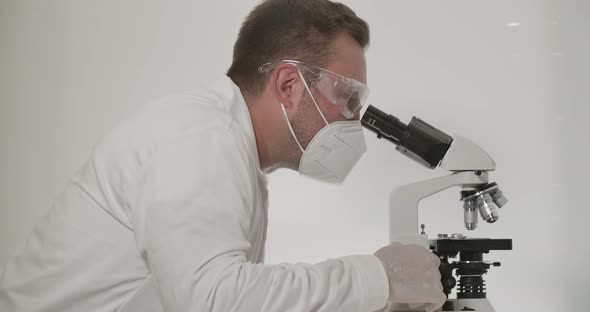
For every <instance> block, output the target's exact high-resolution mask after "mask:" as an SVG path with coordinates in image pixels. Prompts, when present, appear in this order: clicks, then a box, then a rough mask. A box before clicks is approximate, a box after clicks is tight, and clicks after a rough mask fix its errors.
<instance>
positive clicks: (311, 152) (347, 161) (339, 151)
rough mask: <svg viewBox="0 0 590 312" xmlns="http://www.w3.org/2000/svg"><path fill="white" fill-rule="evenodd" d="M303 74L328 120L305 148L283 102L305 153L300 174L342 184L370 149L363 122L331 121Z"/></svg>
mask: <svg viewBox="0 0 590 312" xmlns="http://www.w3.org/2000/svg"><path fill="white" fill-rule="evenodd" d="M299 76H300V77H301V80H302V81H303V84H304V85H305V89H306V90H307V92H308V93H309V96H311V99H312V101H313V103H314V104H315V107H316V109H317V110H318V112H319V113H320V116H322V119H323V120H324V123H326V125H325V126H324V127H323V128H322V129H320V131H318V133H317V134H316V135H315V136H314V138H313V139H312V140H311V142H309V145H307V149H305V150H304V149H303V147H302V146H301V144H300V143H299V140H297V136H295V131H293V127H292V126H291V122H290V121H289V118H288V117H287V111H286V110H285V106H284V105H283V104H282V103H281V107H282V109H283V114H284V115H285V119H287V124H288V125H289V130H290V131H291V135H292V136H293V138H294V139H295V142H297V145H299V148H300V149H301V152H303V156H301V161H300V162H299V173H300V174H302V175H305V176H308V177H311V178H314V179H317V180H321V181H325V182H331V183H342V182H343V181H344V179H345V178H346V176H348V174H349V173H350V171H351V170H352V168H353V167H354V166H355V165H356V163H357V162H358V161H359V159H361V157H362V156H363V154H364V153H365V152H366V151H367V146H366V144H365V137H364V135H363V128H362V126H361V122H360V121H358V120H347V121H337V122H334V123H331V124H329V123H328V121H327V120H326V118H325V117H324V114H322V111H321V110H320V108H319V106H318V104H317V102H316V101H315V99H314V97H313V95H312V94H311V91H310V90H309V86H308V85H307V82H306V81H305V79H304V78H303V75H302V74H301V72H299Z"/></svg>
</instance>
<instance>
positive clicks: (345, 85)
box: [258, 60, 369, 119]
mask: <svg viewBox="0 0 590 312" xmlns="http://www.w3.org/2000/svg"><path fill="white" fill-rule="evenodd" d="M279 63H286V64H291V65H294V66H296V67H297V69H298V70H299V71H300V72H301V73H302V75H303V77H304V79H306V82H307V84H308V86H309V88H313V89H315V90H317V91H319V92H320V93H321V95H322V96H324V97H325V98H326V99H327V100H328V101H330V102H332V103H333V104H334V105H336V107H338V108H339V109H340V112H341V113H342V115H344V117H346V118H348V119H351V118H353V117H354V115H356V114H357V113H358V112H360V110H361V108H362V107H363V105H364V104H365V101H366V100H367V97H369V87H368V86H367V85H366V84H364V83H362V82H360V81H357V80H354V79H352V78H348V77H344V76H341V75H338V74H336V73H334V72H331V71H329V70H327V69H325V68H321V67H317V66H311V65H304V64H303V63H301V62H299V61H294V60H282V61H279V62H276V63H266V64H263V65H261V66H260V67H258V72H260V73H261V74H267V73H270V72H271V71H272V70H274V69H275V67H276V66H277V65H278V64H279Z"/></svg>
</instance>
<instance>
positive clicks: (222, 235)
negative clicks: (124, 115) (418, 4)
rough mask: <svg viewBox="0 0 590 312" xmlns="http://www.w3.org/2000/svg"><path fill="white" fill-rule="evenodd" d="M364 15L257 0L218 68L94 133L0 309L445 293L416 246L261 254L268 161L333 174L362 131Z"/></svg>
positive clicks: (365, 306)
mask: <svg viewBox="0 0 590 312" xmlns="http://www.w3.org/2000/svg"><path fill="white" fill-rule="evenodd" d="M368 43H369V29H368V26H367V24H366V23H365V22H364V21H363V20H361V19H360V18H358V17H357V16H356V15H355V14H354V12H352V11H351V10H350V9H349V8H347V7H346V6H344V5H342V4H339V3H333V2H330V1H328V0H297V1H289V0H268V1H265V2H263V3H262V4H260V5H259V6H258V7H257V8H255V9H254V11H253V12H252V13H251V14H250V15H249V16H248V18H247V19H246V21H245V23H244V24H243V26H242V29H241V31H240V34H239V37H238V40H237V42H236V45H235V50H234V59H233V64H232V66H231V68H230V69H229V71H228V74H227V77H224V78H223V79H221V80H219V81H217V82H215V83H213V84H212V85H211V86H210V87H208V88H206V89H202V90H198V91H193V92H188V93H185V94H180V95H173V96H168V97H165V98H163V99H161V100H159V101H157V102H155V103H153V104H151V105H149V106H148V107H147V108H145V109H144V110H143V111H141V112H140V113H139V114H137V115H136V116H135V117H133V118H132V119H130V120H128V121H127V122H125V123H124V124H123V125H122V126H120V127H118V128H117V129H115V130H114V131H112V132H111V133H110V134H109V135H107V136H106V137H105V138H104V139H103V140H102V141H101V142H100V143H99V144H98V145H97V146H96V148H95V150H94V151H93V154H92V156H91V157H90V159H89V161H88V162H87V163H86V164H85V165H84V166H83V167H82V168H81V169H80V170H79V171H78V172H77V174H76V175H75V176H74V177H73V178H72V180H71V181H70V182H69V183H68V185H67V187H66V189H65V190H64V192H63V193H62V194H61V195H60V196H59V197H58V198H57V199H56V201H55V203H54V206H53V207H52V209H51V211H50V213H49V214H48V216H47V217H46V218H45V219H44V220H43V221H42V222H41V223H40V224H39V225H37V226H36V227H35V229H34V231H33V233H32V235H31V236H30V237H29V238H28V240H27V242H26V244H25V245H24V246H23V247H22V248H21V249H20V250H19V251H18V252H17V254H16V256H15V257H14V258H13V259H11V260H10V261H9V263H8V264H7V266H6V268H5V269H4V270H3V272H2V273H1V275H0V311H27V312H33V311H62V312H64V311H122V312H129V311H281V312H282V311H375V310H381V309H383V308H384V307H385V305H386V303H387V301H390V302H392V303H404V304H406V303H407V304H410V307H414V308H421V309H423V310H427V311H433V310H434V309H436V308H438V307H440V306H441V305H442V303H443V302H444V299H445V297H444V295H443V294H442V287H441V285H440V275H439V273H438V265H439V261H438V259H437V258H436V257H435V256H433V255H432V254H431V253H430V252H429V251H427V250H426V249H424V248H422V247H419V246H415V245H390V246H386V247H384V248H382V249H381V250H379V251H377V252H376V253H375V255H364V256H348V257H342V258H340V259H331V260H327V261H325V262H322V263H319V264H315V265H307V264H281V265H264V264H262V261H263V255H264V241H265V238H266V226H267V217H266V216H267V210H266V209H267V208H266V207H267V194H266V180H265V174H267V173H270V172H272V171H274V170H275V169H278V168H290V169H293V170H298V171H299V172H300V173H301V174H304V175H307V176H310V177H312V178H317V179H321V180H324V181H329V182H341V181H342V180H343V179H344V178H345V177H346V175H347V174H348V172H349V171H350V170H351V169H352V167H353V166H354V164H355V163H356V162H357V161H358V159H359V158H360V156H361V155H362V154H363V153H364V150H365V145H364V140H363V135H362V132H361V131H362V128H361V126H360V123H359V110H360V108H361V107H362V104H363V100H364V98H365V97H366V94H367V87H366V64H365V56H364V49H365V48H366V46H367V45H368Z"/></svg>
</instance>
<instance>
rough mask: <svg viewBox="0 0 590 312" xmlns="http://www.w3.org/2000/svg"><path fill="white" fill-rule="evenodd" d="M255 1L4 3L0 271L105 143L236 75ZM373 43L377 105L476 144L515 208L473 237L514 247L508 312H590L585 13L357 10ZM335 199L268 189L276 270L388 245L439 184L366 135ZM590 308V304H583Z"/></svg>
mask: <svg viewBox="0 0 590 312" xmlns="http://www.w3.org/2000/svg"><path fill="white" fill-rule="evenodd" d="M256 3H257V1H254V0H248V1H243V0H241V1H237V0H234V1H217V2H213V1H207V2H205V1H196V0H192V1H188V0H186V1H137V0H136V1H115V0H110V1H98V0H93V1H73V0H59V1H58V0H54V1H30V0H1V2H0V149H1V153H0V265H1V264H3V263H4V262H5V261H6V259H7V258H8V257H9V255H10V254H11V253H12V252H13V251H14V249H15V248H17V246H19V244H21V243H22V241H23V240H24V239H25V238H26V236H27V234H28V232H29V231H30V230H31V228H32V226H33V224H34V223H35V222H36V221H37V220H38V219H39V217H40V216H41V215H43V214H44V213H45V211H46V210H47V209H48V208H49V206H50V204H51V201H52V199H53V198H54V197H55V196H56V195H57V194H58V193H59V191H60V190H61V188H62V186H63V185H64V184H65V182H66V181H67V179H68V178H69V177H70V176H71V175H72V174H73V173H74V172H75V170H76V169H77V168H78V167H79V166H80V165H81V164H82V163H83V162H84V160H85V159H86V158H87V157H88V155H89V153H90V151H91V148H92V146H93V144H94V143H95V142H96V141H97V140H98V139H99V138H100V137H101V135H102V134H104V133H105V132H106V131H107V130H108V129H110V128H111V127H112V126H114V125H115V124H117V123H118V122H120V121H121V120H123V119H124V118H125V117H127V116H129V115H130V114H132V112H133V111H135V110H136V109H137V108H138V107H139V106H141V105H143V104H144V103H145V102H147V101H149V100H151V99H153V98H155V97H159V96H161V95H165V94H168V93H172V92H176V91H184V90H187V89H193V88H195V87H199V86H202V85H203V84H204V83H206V82H207V81H209V80H211V79H212V78H214V77H219V76H220V75H222V74H223V73H224V72H225V71H226V69H227V68H228V66H229V64H230V62H231V51H232V47H233V43H234V40H235V38H236V35H237V32H238V29H239V26H240V24H241V22H242V20H243V18H244V17H245V16H246V14H247V13H248V12H249V11H250V10H251V9H252V7H253V6H254V5H255V4H256ZM345 3H346V4H349V5H350V6H351V7H352V8H353V9H354V10H355V11H356V12H357V13H358V14H359V15H360V16H361V17H363V18H365V19H366V20H367V22H368V23H369V24H370V26H371V29H372V44H371V47H370V49H369V50H368V52H367V58H368V63H369V84H370V86H371V89H372V95H371V97H370V100H369V101H370V103H371V104H373V105H375V106H377V107H379V108H381V109H382V110H384V111H386V112H388V113H391V114H394V115H396V116H397V117H398V118H400V119H401V120H402V121H404V122H406V123H407V122H408V121H409V120H410V118H411V117H412V116H413V115H416V116H419V117H420V118H422V119H424V120H426V121H428V122H430V123H431V124H433V125H435V126H436V127H438V128H439V129H441V130H443V131H445V132H447V133H449V134H457V133H459V134H462V135H465V136H467V137H470V138H471V139H473V140H475V141H476V142H478V143H479V144H480V145H481V146H482V147H484V148H485V149H486V150H487V151H488V152H489V153H490V154H491V155H492V156H493V157H494V159H495V160H496V162H497V166H498V170H497V172H495V173H494V174H493V175H492V179H493V180H495V181H497V182H498V183H499V184H500V186H501V188H502V189H503V190H504V192H505V194H506V195H507V196H508V197H509V199H510V202H509V204H508V205H507V206H506V207H505V208H504V209H502V210H501V212H500V213H501V216H500V217H501V219H500V221H499V222H498V223H496V224H494V225H487V224H483V223H480V229H479V230H478V231H476V232H474V233H468V235H471V236H479V237H494V238H512V239H513V240H514V251H511V252H495V253H492V254H490V255H488V258H487V259H489V260H497V261H501V262H502V263H503V266H502V267H500V268H494V269H492V271H491V272H490V273H489V274H488V278H487V280H488V289H489V297H490V299H491V301H492V302H493V304H494V305H495V307H496V309H497V310H498V311H547V312H549V311H587V310H588V308H587V306H586V305H585V304H584V300H583V299H585V298H584V296H587V295H589V294H590V291H589V290H588V283H589V282H590V274H589V273H588V271H589V270H588V265H587V263H588V261H587V257H588V251H587V250H588V246H587V242H588V240H587V239H586V238H585V235H586V233H587V230H586V229H585V226H586V223H587V222H588V219H589V218H590V213H589V212H588V211H589V210H590V207H589V206H588V200H587V195H586V194H587V192H588V190H587V188H588V185H589V184H588V182H587V177H588V176H589V174H590V172H589V170H588V161H589V160H590V155H589V154H590V152H589V150H590V148H589V145H590V139H589V138H588V135H589V134H590V126H589V125H588V121H587V117H588V113H589V108H588V104H589V100H588V99H589V98H590V97H589V96H590V91H589V89H590V61H588V56H589V55H590V39H589V38H590V35H589V31H590V6H589V4H588V2H587V1H583V0H580V1H573V0H560V1H557V0H555V1H547V0H537V1H533V0H501V1H499V0H495V1H475V0H473V1H466V0H465V1H463V0H462V1H409V0H407V1H360V0H357V1H345ZM366 137H367V143H368V148H369V152H368V153H367V155H366V156H365V157H364V158H363V159H362V161H361V162H360V164H359V165H358V166H357V168H356V169H355V170H354V171H353V173H352V175H351V176H350V178H349V180H348V181H347V182H346V183H345V184H344V185H343V186H341V187H335V186H325V185H323V184H319V183H316V182H312V181H309V180H307V179H305V178H302V177H299V176H298V175H297V174H296V173H292V172H286V171H280V172H277V173H275V174H273V175H271V177H270V205H271V206H270V222H271V223H270V227H269V237H268V244H267V262H269V263H278V262H300V261H301V262H319V261H322V260H324V259H326V258H328V257H337V256H342V255H347V254H366V253H373V252H374V251H375V250H376V249H378V248H379V247H381V246H382V245H384V244H386V243H387V236H388V228H387V209H388V208H387V206H388V203H387V198H388V194H389V192H390V190H391V189H392V188H394V187H395V186H396V185H400V184H405V183H410V182H414V181H418V180H423V179H427V178H431V177H435V176H437V175H441V174H443V172H438V171H431V170H427V169H424V168H422V167H420V166H419V165H417V164H415V163H413V162H412V161H410V160H408V159H404V158H403V156H401V155H399V154H398V153H397V152H395V150H394V146H393V145H391V144H390V143H388V142H386V141H383V140H377V139H376V138H375V137H374V136H373V135H370V134H368V133H367V135H366ZM458 196H459V194H458V189H453V190H448V191H446V192H444V193H441V194H439V195H437V196H434V197H432V198H429V199H427V200H425V201H423V203H422V206H421V207H422V208H421V216H422V217H421V221H422V222H424V223H426V224H427V231H428V232H429V234H431V235H435V234H436V233H440V232H445V233H453V232H465V230H464V228H463V224H462V218H463V214H462V208H461V203H460V202H459V201H458ZM586 301H587V300H586Z"/></svg>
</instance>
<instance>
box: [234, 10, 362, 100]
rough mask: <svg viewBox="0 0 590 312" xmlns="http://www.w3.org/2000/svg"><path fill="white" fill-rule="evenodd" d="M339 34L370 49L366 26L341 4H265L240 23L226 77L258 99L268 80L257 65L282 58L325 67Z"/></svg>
mask: <svg viewBox="0 0 590 312" xmlns="http://www.w3.org/2000/svg"><path fill="white" fill-rule="evenodd" d="M342 31H344V32H346V33H348V34H349V35H350V36H351V37H352V38H354V39H355V40H356V41H357V42H358V43H359V45H360V46H361V47H363V48H366V47H367V45H368V44H369V40H370V35H369V25H367V23H366V22H365V21H364V20H362V19H361V18H359V17H358V16H357V15H356V14H355V13H354V12H353V11H352V10H351V9H350V8H349V7H347V6H346V5H344V4H342V3H338V2H332V1H329V0H265V1H264V2H262V3H261V4H259V5H258V6H257V7H256V8H255V9H254V10H253V11H252V12H251V13H250V14H249V15H248V17H247V18H246V20H245V21H244V23H243V24H242V28H241V29H240V33H239V35H238V39H237V41H236V44H235V46H234V55H233V62H232V65H231V67H230V68H229V70H228V72H227V75H228V76H229V77H230V78H231V79H232V80H233V81H234V82H235V83H236V84H237V85H238V86H239V87H240V89H241V90H242V92H244V93H246V94H248V95H250V96H257V95H259V94H260V93H261V92H262V90H263V89H264V87H265V86H266V82H267V78H268V76H267V75H262V74H260V73H259V72H258V67H259V66H260V65H262V64H265V63H268V62H277V61H280V60H283V59H294V60H299V61H302V62H305V63H308V64H313V65H317V66H322V65H325V63H328V62H329V59H330V56H331V54H332V52H331V44H332V42H333V40H334V38H335V37H336V35H338V34H339V33H340V32H342Z"/></svg>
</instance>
